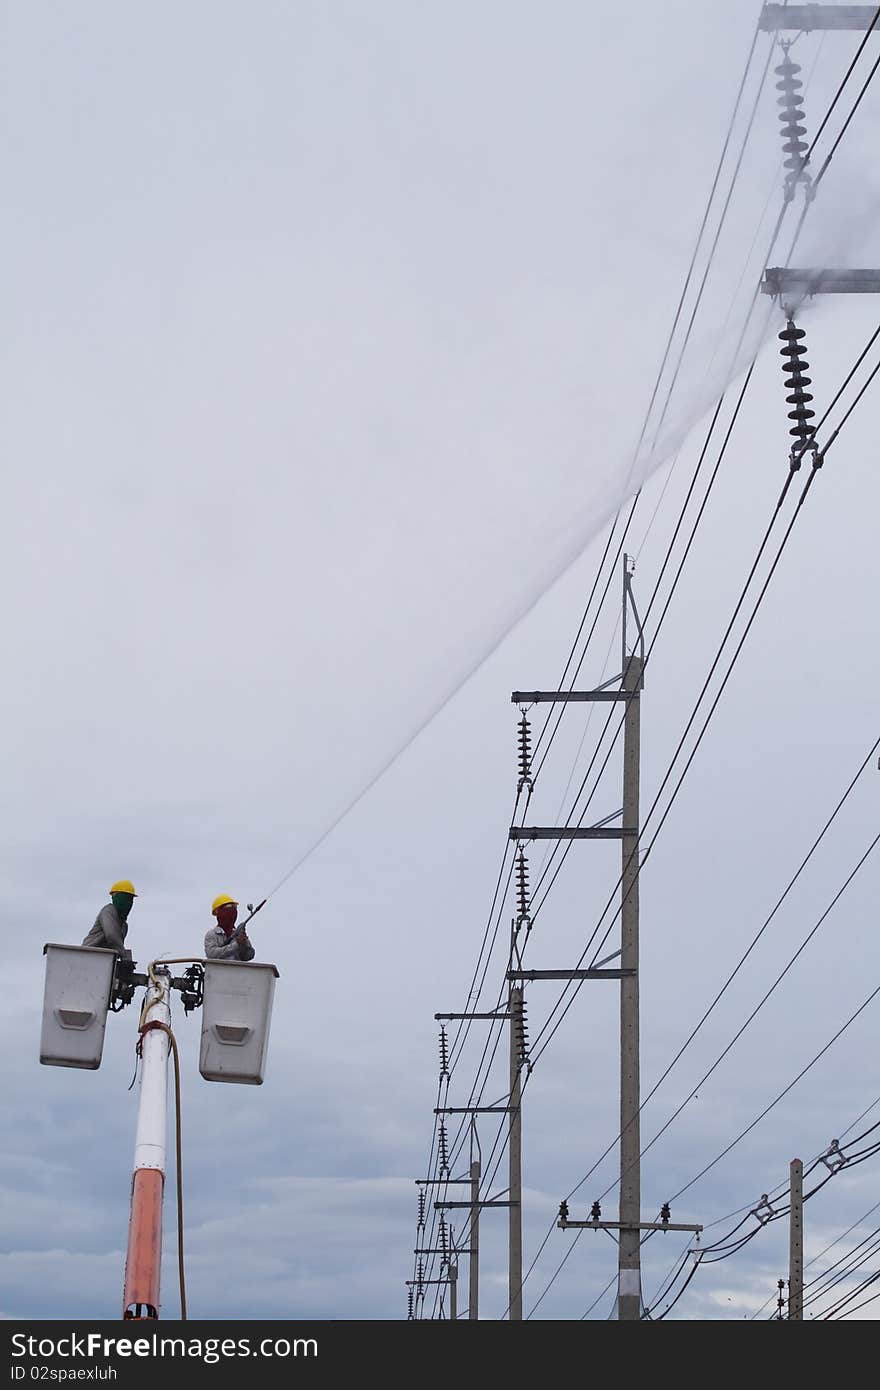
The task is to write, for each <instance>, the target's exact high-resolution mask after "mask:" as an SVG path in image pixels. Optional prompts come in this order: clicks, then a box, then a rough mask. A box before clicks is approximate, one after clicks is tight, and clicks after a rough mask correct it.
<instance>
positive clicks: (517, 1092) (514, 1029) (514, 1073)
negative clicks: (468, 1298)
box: [508, 985, 523, 1322]
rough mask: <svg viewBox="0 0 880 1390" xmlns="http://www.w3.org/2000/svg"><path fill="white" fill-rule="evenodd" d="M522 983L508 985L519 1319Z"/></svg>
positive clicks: (511, 1273) (516, 1313)
mask: <svg viewBox="0 0 880 1390" xmlns="http://www.w3.org/2000/svg"><path fill="white" fill-rule="evenodd" d="M522 1043H523V991H522V986H521V985H520V986H516V985H511V988H510V1142H509V1144H508V1156H509V1169H508V1171H509V1174H510V1177H509V1182H510V1225H509V1232H510V1240H509V1246H510V1249H509V1259H508V1293H509V1299H508V1302H509V1311H508V1317H509V1318H510V1321H511V1322H521V1321H522V1110H521V1101H522V1050H523V1049H522Z"/></svg>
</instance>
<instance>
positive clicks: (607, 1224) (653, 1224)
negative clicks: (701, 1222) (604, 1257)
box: [556, 1217, 703, 1234]
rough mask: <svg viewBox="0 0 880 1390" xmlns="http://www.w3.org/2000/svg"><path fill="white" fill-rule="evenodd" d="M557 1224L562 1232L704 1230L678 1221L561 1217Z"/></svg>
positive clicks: (697, 1231)
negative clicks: (590, 1219) (578, 1219)
mask: <svg viewBox="0 0 880 1390" xmlns="http://www.w3.org/2000/svg"><path fill="white" fill-rule="evenodd" d="M556 1224H557V1226H558V1227H559V1229H560V1230H561V1231H567V1230H569V1229H571V1230H578V1231H693V1232H696V1233H697V1234H699V1233H700V1231H702V1229H703V1227H702V1226H693V1225H688V1224H686V1223H682V1222H676V1221H569V1219H568V1217H560V1218H559V1220H558V1221H557V1222H556Z"/></svg>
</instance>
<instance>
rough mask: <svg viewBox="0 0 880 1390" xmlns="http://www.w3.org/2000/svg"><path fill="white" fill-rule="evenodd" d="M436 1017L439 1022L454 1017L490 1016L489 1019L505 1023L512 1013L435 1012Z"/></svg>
mask: <svg viewBox="0 0 880 1390" xmlns="http://www.w3.org/2000/svg"><path fill="white" fill-rule="evenodd" d="M434 1017H435V1019H437V1021H438V1023H439V1022H440V1021H441V1020H443V1021H445V1020H447V1019H451V1018H453V1019H454V1018H488V1019H492V1020H497V1021H498V1022H499V1023H503V1022H504V1020H505V1019H508V1018H510V1014H508V1013H488V1014H435V1015H434Z"/></svg>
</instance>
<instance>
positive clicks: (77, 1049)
mask: <svg viewBox="0 0 880 1390" xmlns="http://www.w3.org/2000/svg"><path fill="white" fill-rule="evenodd" d="M43 954H44V956H45V957H46V984H45V988H44V991H43V1031H42V1034H41V1037H40V1061H41V1062H42V1063H43V1064H44V1065H45V1066H48V1067H84V1068H85V1069H86V1070H88V1071H95V1070H96V1069H97V1068H98V1067H99V1066H100V1065H101V1054H102V1053H103V1051H104V1027H105V1024H106V1022H107V1008H108V1006H109V1003H110V988H111V986H112V984H113V970H114V967H115V965H116V952H115V951H106V950H104V949H103V948H101V947H96V946H63V945H59V944H57V943H55V942H50V943H49V944H48V945H46V946H44V947H43Z"/></svg>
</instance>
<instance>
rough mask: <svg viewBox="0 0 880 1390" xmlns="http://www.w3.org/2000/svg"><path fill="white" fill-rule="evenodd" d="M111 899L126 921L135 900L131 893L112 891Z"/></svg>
mask: <svg viewBox="0 0 880 1390" xmlns="http://www.w3.org/2000/svg"><path fill="white" fill-rule="evenodd" d="M110 900H111V902H112V903H113V906H114V907H115V908H116V911H117V912H118V913H119V916H120V917H121V918H122V920H123V922H124V921H125V919H126V918H127V916H128V914H129V913H130V912H131V907H132V903H133V902H134V898H133V897H132V895H131V893H111V894H110Z"/></svg>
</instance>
